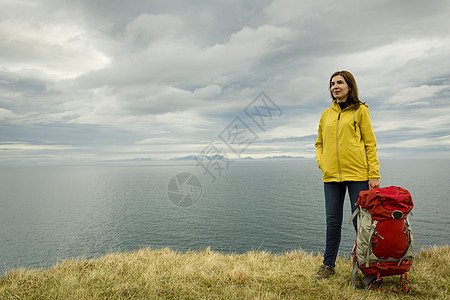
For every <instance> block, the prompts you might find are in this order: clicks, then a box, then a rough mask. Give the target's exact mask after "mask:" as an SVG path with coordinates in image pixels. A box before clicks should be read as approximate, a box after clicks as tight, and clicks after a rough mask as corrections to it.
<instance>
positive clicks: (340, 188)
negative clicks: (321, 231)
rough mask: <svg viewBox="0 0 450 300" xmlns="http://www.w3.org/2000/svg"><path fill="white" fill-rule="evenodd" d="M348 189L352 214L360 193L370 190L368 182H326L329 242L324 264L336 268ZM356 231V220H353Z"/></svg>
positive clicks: (326, 247)
mask: <svg viewBox="0 0 450 300" xmlns="http://www.w3.org/2000/svg"><path fill="white" fill-rule="evenodd" d="M347 188H348V193H349V196H350V202H351V207H352V213H353V212H354V211H355V209H356V205H355V204H356V200H358V196H359V192H360V191H364V190H368V189H369V184H368V181H344V182H325V183H324V190H325V210H326V218H327V241H326V246H325V253H324V259H323V264H324V265H327V266H330V267H332V268H334V266H335V262H336V257H337V254H338V250H339V244H340V243H341V227H342V217H343V214H344V198H345V190H346V189H347ZM353 226H354V227H355V230H356V218H354V219H353Z"/></svg>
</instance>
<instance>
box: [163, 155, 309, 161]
mask: <svg viewBox="0 0 450 300" xmlns="http://www.w3.org/2000/svg"><path fill="white" fill-rule="evenodd" d="M295 158H304V157H303V156H288V155H279V156H267V157H264V158H263V159H295ZM201 159H209V160H219V159H223V160H227V159H228V160H234V158H233V159H229V158H227V157H225V156H223V155H218V154H216V155H212V156H206V155H188V156H184V157H174V158H171V159H169V160H201ZM241 159H245V160H250V159H254V158H253V157H250V156H247V157H243V158H241Z"/></svg>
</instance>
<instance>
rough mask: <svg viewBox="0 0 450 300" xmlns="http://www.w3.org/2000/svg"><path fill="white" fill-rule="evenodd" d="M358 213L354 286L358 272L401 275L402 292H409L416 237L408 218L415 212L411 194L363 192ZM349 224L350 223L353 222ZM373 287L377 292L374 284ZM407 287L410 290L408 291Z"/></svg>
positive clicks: (378, 278) (379, 278)
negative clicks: (409, 275)
mask: <svg viewBox="0 0 450 300" xmlns="http://www.w3.org/2000/svg"><path fill="white" fill-rule="evenodd" d="M356 206H357V209H356V211H355V212H354V214H353V216H352V218H351V220H353V218H354V217H355V216H357V218H358V219H357V233H356V241H355V246H354V248H353V253H352V255H353V274H352V283H353V286H355V280H356V275H357V273H358V269H361V270H362V272H363V273H364V274H365V275H367V276H376V280H375V283H378V284H379V285H381V284H382V283H383V279H382V277H384V276H391V275H401V276H400V280H401V281H402V284H403V292H404V293H407V292H409V290H410V288H409V284H408V281H407V280H408V277H407V273H406V272H408V271H409V269H410V267H411V265H412V260H413V254H414V253H413V236H412V232H411V225H410V223H409V220H408V214H409V213H410V212H411V209H412V208H413V206H414V205H413V202H412V198H411V194H410V193H409V192H408V191H407V190H405V189H403V188H401V187H396V186H390V187H385V188H376V189H372V190H368V191H361V192H360V194H359V198H358V201H357V202H356ZM351 220H350V222H351ZM372 287H374V288H376V287H375V286H374V285H373V284H372ZM407 287H408V288H407Z"/></svg>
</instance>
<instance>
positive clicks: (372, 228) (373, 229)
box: [364, 221, 378, 268]
mask: <svg viewBox="0 0 450 300" xmlns="http://www.w3.org/2000/svg"><path fill="white" fill-rule="evenodd" d="M377 224H378V221H374V222H373V223H372V225H370V231H369V245H368V247H367V252H366V257H365V259H364V260H365V261H366V268H368V267H369V261H370V252H371V250H372V237H373V234H374V233H375V230H376V229H377Z"/></svg>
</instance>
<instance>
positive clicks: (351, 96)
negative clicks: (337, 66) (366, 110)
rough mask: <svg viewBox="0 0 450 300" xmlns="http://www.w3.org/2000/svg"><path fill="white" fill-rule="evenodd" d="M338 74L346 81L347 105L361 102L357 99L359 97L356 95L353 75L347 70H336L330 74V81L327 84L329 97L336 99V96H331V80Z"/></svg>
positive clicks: (356, 88)
mask: <svg viewBox="0 0 450 300" xmlns="http://www.w3.org/2000/svg"><path fill="white" fill-rule="evenodd" d="M338 75H341V76H342V77H344V79H345V82H346V83H347V85H348V87H349V91H348V97H347V103H348V104H349V105H350V104H355V103H361V101H360V100H359V97H358V86H357V85H356V80H355V77H353V75H352V73H350V72H349V71H337V72H334V73H333V75H331V77H330V82H329V85H328V89H329V90H330V95H331V99H333V100H336V98H334V97H333V93H332V92H331V80H332V79H333V77H335V76H338Z"/></svg>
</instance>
